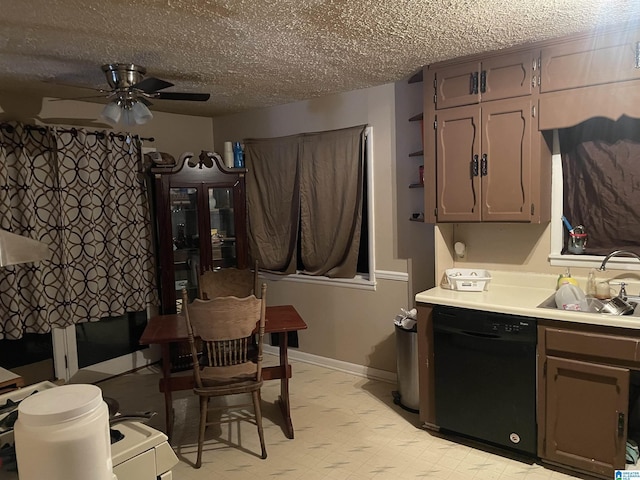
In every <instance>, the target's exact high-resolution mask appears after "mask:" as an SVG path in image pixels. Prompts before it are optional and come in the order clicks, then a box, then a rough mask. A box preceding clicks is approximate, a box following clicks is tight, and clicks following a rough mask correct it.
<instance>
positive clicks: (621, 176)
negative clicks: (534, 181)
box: [550, 116, 640, 270]
mask: <svg viewBox="0 0 640 480" xmlns="http://www.w3.org/2000/svg"><path fill="white" fill-rule="evenodd" d="M552 162H553V176H552V178H553V180H552V219H553V220H552V224H551V254H550V260H551V265H558V266H560V265H562V266H582V267H590V266H593V267H599V266H600V263H601V261H602V259H603V257H604V256H605V255H606V254H607V253H610V252H611V251H614V250H627V251H632V252H635V253H637V254H640V120H638V119H632V118H629V117H624V116H623V117H621V118H620V119H618V120H617V121H613V120H609V119H606V118H593V119H590V120H587V121H585V122H583V123H581V124H579V125H577V126H575V127H571V128H566V129H562V130H559V131H555V132H554V154H553V158H552ZM563 215H565V216H566V217H567V219H568V221H569V222H570V223H571V225H572V226H573V227H574V228H575V227H576V226H577V225H583V226H584V229H585V231H586V233H587V234H588V241H587V248H586V250H585V254H581V255H575V254H572V253H571V252H570V251H568V248H567V246H568V239H569V233H568V228H569V227H565V226H564V225H563V223H562V220H561V219H562V216H563ZM614 263H615V266H614V264H612V265H611V268H615V269H627V270H640V263H639V262H638V261H637V260H636V259H633V258H625V257H618V258H616V259H615V262H614Z"/></svg>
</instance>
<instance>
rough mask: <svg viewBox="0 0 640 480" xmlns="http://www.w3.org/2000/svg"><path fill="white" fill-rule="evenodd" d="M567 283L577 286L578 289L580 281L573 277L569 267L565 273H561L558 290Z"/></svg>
mask: <svg viewBox="0 0 640 480" xmlns="http://www.w3.org/2000/svg"><path fill="white" fill-rule="evenodd" d="M565 283H568V284H570V285H575V286H576V287H577V286H578V281H577V280H576V279H575V278H573V277H572V276H571V272H570V271H569V267H567V269H566V270H565V272H564V273H561V274H560V276H559V277H558V284H557V285H556V290H557V289H558V288H560V287H561V286H562V285H564V284H565Z"/></svg>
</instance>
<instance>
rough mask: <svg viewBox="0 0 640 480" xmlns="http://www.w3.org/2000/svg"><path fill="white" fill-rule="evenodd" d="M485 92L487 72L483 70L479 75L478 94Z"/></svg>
mask: <svg viewBox="0 0 640 480" xmlns="http://www.w3.org/2000/svg"><path fill="white" fill-rule="evenodd" d="M486 91H487V71H486V70H483V71H482V73H481V74H480V93H484V92H486Z"/></svg>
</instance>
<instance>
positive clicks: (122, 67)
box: [102, 63, 147, 89]
mask: <svg viewBox="0 0 640 480" xmlns="http://www.w3.org/2000/svg"><path fill="white" fill-rule="evenodd" d="M102 71H103V72H104V73H105V75H106V76H107V83H108V84H109V86H110V87H111V88H113V89H126V88H130V87H132V86H133V85H135V84H137V83H139V82H141V81H142V79H143V78H144V75H145V74H146V73H147V69H146V68H144V67H140V66H138V65H134V64H133V63H108V64H106V65H103V66H102Z"/></svg>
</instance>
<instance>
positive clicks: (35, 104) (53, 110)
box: [0, 92, 213, 158]
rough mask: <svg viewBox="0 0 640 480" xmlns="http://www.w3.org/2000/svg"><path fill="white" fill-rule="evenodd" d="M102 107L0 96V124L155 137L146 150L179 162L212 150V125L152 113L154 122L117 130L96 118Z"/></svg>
mask: <svg viewBox="0 0 640 480" xmlns="http://www.w3.org/2000/svg"><path fill="white" fill-rule="evenodd" d="M103 107H104V105H103V104H99V103H89V102H80V101H72V100H63V101H56V100H53V99H49V98H40V97H37V96H30V95H28V94H19V93H15V92H0V121H7V120H20V121H23V122H25V123H39V124H47V125H52V126H55V125H70V126H85V127H87V128H92V129H96V130H114V131H118V132H127V131H128V132H131V133H134V134H138V135H140V136H142V137H154V138H155V141H154V142H145V144H144V145H145V147H155V148H156V149H158V150H159V151H163V152H167V153H170V154H171V155H173V156H174V157H176V158H178V157H179V156H180V155H181V154H182V153H184V152H185V151H190V152H191V151H192V152H195V153H199V152H200V151H201V150H212V149H213V121H212V120H211V119H210V118H204V117H190V116H186V115H176V114H172V113H163V112H153V120H151V121H150V122H149V123H148V124H146V125H141V126H139V127H125V126H123V125H118V126H117V127H116V128H114V127H112V126H111V125H109V124H107V123H106V122H102V121H101V120H100V118H99V116H100V112H101V111H102V108H103Z"/></svg>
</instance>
